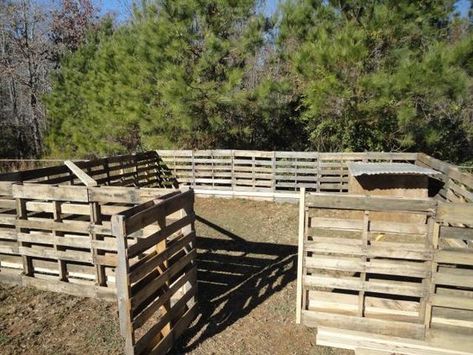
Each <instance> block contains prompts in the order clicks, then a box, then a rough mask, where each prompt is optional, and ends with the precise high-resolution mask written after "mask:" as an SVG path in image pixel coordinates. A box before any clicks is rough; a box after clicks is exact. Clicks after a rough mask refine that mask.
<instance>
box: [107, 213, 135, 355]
mask: <svg viewBox="0 0 473 355" xmlns="http://www.w3.org/2000/svg"><path fill="white" fill-rule="evenodd" d="M112 233H113V235H114V236H115V238H116V239H117V252H118V253H117V268H116V269H115V283H116V287H117V300H118V317H119V321H120V334H121V335H122V336H123V338H124V339H125V354H126V355H133V354H134V345H135V334H134V331H133V326H132V323H131V300H130V282H129V277H128V270H129V266H130V265H129V261H128V245H127V240H126V228H125V219H124V216H122V215H114V216H112Z"/></svg>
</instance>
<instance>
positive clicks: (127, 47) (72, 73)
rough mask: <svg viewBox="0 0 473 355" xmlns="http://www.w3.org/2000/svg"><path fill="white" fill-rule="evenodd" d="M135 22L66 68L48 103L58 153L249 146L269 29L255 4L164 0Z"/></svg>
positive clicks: (86, 49) (76, 56)
mask: <svg viewBox="0 0 473 355" xmlns="http://www.w3.org/2000/svg"><path fill="white" fill-rule="evenodd" d="M135 18H136V21H134V22H133V23H131V24H130V25H128V26H126V27H123V28H119V29H118V30H117V31H116V32H115V33H114V34H113V35H111V36H109V37H104V36H100V41H99V44H98V45H97V46H95V47H94V44H91V45H90V46H89V47H87V46H86V47H84V48H83V49H82V50H80V51H79V52H77V53H74V54H72V55H71V57H70V58H68V59H66V60H65V62H64V63H63V69H62V70H61V73H60V75H59V77H58V79H57V81H56V84H55V86H54V90H53V93H52V95H51V97H50V99H49V100H48V102H49V112H50V116H51V119H52V125H53V129H52V130H51V134H50V136H49V147H50V149H51V154H55V155H57V153H58V152H60V151H61V150H62V149H63V147H64V142H68V143H67V146H68V147H69V148H68V149H69V151H68V152H67V154H73V155H87V154H91V153H95V154H108V153H114V152H121V151H131V150H137V149H140V148H143V149H156V148H160V147H161V148H162V147H170V146H174V147H218V146H225V145H229V144H232V143H234V142H235V141H238V140H239V139H241V136H244V135H245V134H246V132H247V131H248V129H249V128H248V124H249V122H248V121H247V120H245V117H243V116H242V115H241V113H242V112H243V111H244V110H243V107H244V106H245V105H246V103H247V102H248V100H250V97H251V95H252V93H251V91H250V90H247V87H246V83H247V78H246V77H245V74H246V73H247V72H249V69H248V66H249V65H250V64H249V62H250V61H249V59H250V58H253V57H254V56H255V53H256V52H257V50H258V48H259V47H260V46H261V45H262V33H263V30H264V24H265V22H264V19H263V18H262V17H261V16H258V15H256V13H255V1H253V0H245V1H239V2H235V1H231V0H218V1H196V0H178V1H165V0H159V1H156V2H154V3H152V4H147V5H146V6H145V7H144V8H141V9H139V10H137V15H136V16H135ZM87 56H89V57H87ZM65 101H67V102H69V103H68V104H64V103H63V102H65ZM250 125H251V122H250ZM54 127H56V128H54Z"/></svg>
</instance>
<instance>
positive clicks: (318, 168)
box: [317, 153, 322, 192]
mask: <svg viewBox="0 0 473 355" xmlns="http://www.w3.org/2000/svg"><path fill="white" fill-rule="evenodd" d="M320 169H321V166H320V155H319V154H318V153H317V192H320V180H321V179H322V173H321V170H320Z"/></svg>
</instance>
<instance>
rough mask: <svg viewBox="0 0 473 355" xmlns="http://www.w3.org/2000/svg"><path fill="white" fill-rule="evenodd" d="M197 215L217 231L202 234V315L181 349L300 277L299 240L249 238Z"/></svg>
mask: <svg viewBox="0 0 473 355" xmlns="http://www.w3.org/2000/svg"><path fill="white" fill-rule="evenodd" d="M197 221H198V222H200V223H201V224H203V225H204V226H205V228H203V229H204V231H208V230H209V229H211V230H212V232H214V233H209V234H216V233H215V232H217V233H218V237H210V236H207V235H199V236H198V237H197V248H198V252H199V254H198V301H199V315H198V317H197V319H196V321H194V323H193V324H192V325H191V327H190V328H189V329H188V330H187V331H186V332H185V333H184V335H183V337H182V338H181V339H180V341H179V343H178V345H177V346H176V352H177V353H186V352H190V351H192V350H194V349H195V348H196V347H198V346H199V344H201V343H202V342H204V341H205V340H206V339H208V338H210V337H212V336H214V335H216V334H218V333H220V332H222V331H223V330H224V329H225V328H227V327H228V326H230V325H232V324H233V323H234V322H236V321H237V320H238V319H240V318H242V317H245V316H246V315H247V314H248V313H250V312H251V311H252V310H253V309H254V308H255V307H257V306H258V305H260V304H261V303H262V302H264V301H265V300H266V299H268V298H269V297H271V296H272V295H273V294H274V293H276V292H278V291H280V290H282V289H283V288H284V287H285V286H286V285H287V284H288V283H289V282H291V281H293V280H295V278H296V270H297V256H296V255H297V247H296V246H294V245H285V244H273V243H264V242H254V241H248V240H245V238H244V236H239V235H236V234H234V233H232V232H230V231H228V230H226V229H224V228H223V227H221V226H219V225H217V224H215V223H212V222H211V221H209V220H207V219H205V218H203V217H199V216H197ZM242 222H244V221H242ZM198 232H199V228H198ZM198 234H201V233H198ZM203 234H207V233H203Z"/></svg>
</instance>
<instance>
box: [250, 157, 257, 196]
mask: <svg viewBox="0 0 473 355" xmlns="http://www.w3.org/2000/svg"><path fill="white" fill-rule="evenodd" d="M253 154H254V153H253ZM255 170H256V157H255V156H254V155H253V156H252V157H251V183H252V184H253V191H256V176H255Z"/></svg>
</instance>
